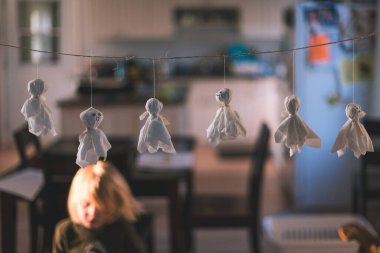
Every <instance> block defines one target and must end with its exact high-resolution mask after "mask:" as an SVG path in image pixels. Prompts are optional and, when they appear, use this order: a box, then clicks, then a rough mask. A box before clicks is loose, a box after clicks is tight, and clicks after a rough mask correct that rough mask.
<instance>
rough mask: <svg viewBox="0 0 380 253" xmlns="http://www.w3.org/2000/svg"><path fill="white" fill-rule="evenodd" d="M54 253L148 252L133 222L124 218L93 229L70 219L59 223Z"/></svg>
mask: <svg viewBox="0 0 380 253" xmlns="http://www.w3.org/2000/svg"><path fill="white" fill-rule="evenodd" d="M53 253H146V250H145V247H144V245H143V242H142V240H141V239H140V237H139V236H138V235H137V233H136V231H135V229H134V227H133V226H132V224H130V223H128V222H127V221H125V220H123V219H119V220H116V221H115V222H113V223H111V224H107V225H105V226H104V227H102V228H100V229H99V230H91V229H88V228H85V227H83V226H82V225H79V224H75V223H73V222H72V221H71V220H70V219H65V220H62V221H61V222H59V223H58V225H57V226H56V229H55V233H54V241H53Z"/></svg>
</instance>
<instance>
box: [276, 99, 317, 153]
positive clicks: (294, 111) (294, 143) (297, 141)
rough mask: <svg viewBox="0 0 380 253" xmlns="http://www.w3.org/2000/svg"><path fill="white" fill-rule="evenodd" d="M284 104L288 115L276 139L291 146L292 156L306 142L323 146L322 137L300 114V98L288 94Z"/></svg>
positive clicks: (315, 146)
mask: <svg viewBox="0 0 380 253" xmlns="http://www.w3.org/2000/svg"><path fill="white" fill-rule="evenodd" d="M284 105H285V108H286V111H287V113H288V116H287V117H286V118H285V119H284V120H283V121H282V122H281V124H280V126H279V127H278V129H277V131H276V133H275V136H274V138H275V141H276V142H277V143H279V142H282V143H284V144H285V146H286V147H288V148H289V153H290V156H293V155H294V154H295V153H296V152H301V148H302V146H303V145H304V144H305V145H308V146H311V147H314V148H319V147H321V139H320V138H319V137H318V136H317V135H316V134H315V133H314V131H313V130H311V128H310V127H309V126H308V125H307V124H306V122H305V121H304V120H303V119H302V118H301V117H300V116H299V115H298V110H299V108H300V106H301V102H300V100H299V98H298V97H297V96H295V95H291V96H287V97H286V98H285V103H284Z"/></svg>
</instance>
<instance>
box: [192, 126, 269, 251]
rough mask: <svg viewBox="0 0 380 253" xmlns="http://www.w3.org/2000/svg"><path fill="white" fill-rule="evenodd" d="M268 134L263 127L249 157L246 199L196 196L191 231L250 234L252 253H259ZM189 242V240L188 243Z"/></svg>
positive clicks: (265, 127) (267, 130)
mask: <svg viewBox="0 0 380 253" xmlns="http://www.w3.org/2000/svg"><path fill="white" fill-rule="evenodd" d="M269 135H270V130H269V128H268V126H267V125H266V124H262V126H261V130H260V134H259V138H258V141H257V143H256V144H255V148H254V151H253V153H252V155H251V156H252V164H251V170H250V173H249V176H248V188H249V189H248V195H247V196H246V197H241V198H240V197H234V196H223V195H222V196H220V195H198V196H194V199H193V215H192V227H193V229H196V228H236V227H247V228H249V230H250V237H249V238H250V244H251V251H250V252H252V253H259V252H260V245H259V241H260V238H259V237H260V228H261V225H260V223H261V221H260V208H261V205H260V197H261V185H262V177H263V171H264V166H265V161H266V159H267V156H268V147H269ZM189 240H190V241H191V238H190V239H189Z"/></svg>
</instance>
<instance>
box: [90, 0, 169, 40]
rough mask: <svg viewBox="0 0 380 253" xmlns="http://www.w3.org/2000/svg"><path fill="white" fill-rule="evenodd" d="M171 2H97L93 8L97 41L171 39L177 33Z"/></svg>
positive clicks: (138, 0)
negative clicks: (174, 31)
mask: <svg viewBox="0 0 380 253" xmlns="http://www.w3.org/2000/svg"><path fill="white" fill-rule="evenodd" d="M170 3H171V1H167V0H166V1H150V0H128V1H125V0H114V1H104V0H96V1H95V5H94V6H91V9H92V10H93V11H92V15H91V16H92V19H91V20H92V22H93V23H94V26H93V27H94V28H93V29H94V31H93V35H94V38H95V39H96V40H98V41H102V40H110V39H121V38H122V39H139V38H141V39H151V38H168V37H170V36H171V35H172V34H173V22H172V9H171V4H170Z"/></svg>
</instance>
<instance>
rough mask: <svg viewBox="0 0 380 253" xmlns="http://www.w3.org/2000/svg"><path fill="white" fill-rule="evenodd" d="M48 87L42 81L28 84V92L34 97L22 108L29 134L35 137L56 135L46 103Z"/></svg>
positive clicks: (32, 81)
mask: <svg viewBox="0 0 380 253" xmlns="http://www.w3.org/2000/svg"><path fill="white" fill-rule="evenodd" d="M46 90H47V87H46V86H45V84H44V81H42V80H41V79H34V80H31V81H29V83H28V92H29V93H30V94H31V95H32V96H31V97H30V98H28V99H27V100H26V101H25V103H24V105H23V106H22V108H21V113H22V114H23V115H24V117H25V120H26V121H28V125H29V132H31V133H32V134H34V135H37V136H39V135H41V134H42V135H47V134H48V133H51V134H52V135H56V134H57V133H56V132H55V129H54V126H53V121H52V116H51V111H50V109H49V108H48V106H47V105H46V103H45V97H44V95H43V94H44V93H45V92H46Z"/></svg>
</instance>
